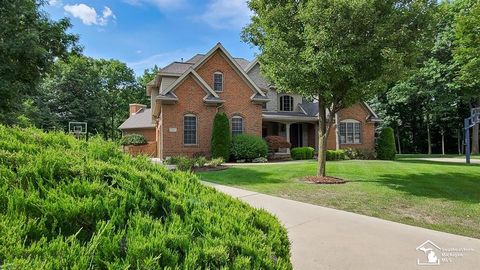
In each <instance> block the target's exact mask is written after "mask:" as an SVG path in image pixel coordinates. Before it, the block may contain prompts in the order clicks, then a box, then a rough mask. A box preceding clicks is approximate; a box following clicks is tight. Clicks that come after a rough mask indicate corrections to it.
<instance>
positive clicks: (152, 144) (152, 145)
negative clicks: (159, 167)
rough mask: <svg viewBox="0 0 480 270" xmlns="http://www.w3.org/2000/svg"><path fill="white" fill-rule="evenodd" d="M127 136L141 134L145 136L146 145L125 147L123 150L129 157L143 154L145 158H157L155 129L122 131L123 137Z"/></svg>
mask: <svg viewBox="0 0 480 270" xmlns="http://www.w3.org/2000/svg"><path fill="white" fill-rule="evenodd" d="M128 134H142V135H143V136H145V139H146V140H147V142H148V144H146V145H137V146H133V145H130V146H125V147H124V148H123V149H124V150H125V151H126V152H128V153H129V154H131V155H134V156H136V155H140V154H144V155H147V156H152V157H156V156H157V141H156V138H157V132H156V129H155V128H139V129H127V130H124V131H123V135H124V136H125V135H128Z"/></svg>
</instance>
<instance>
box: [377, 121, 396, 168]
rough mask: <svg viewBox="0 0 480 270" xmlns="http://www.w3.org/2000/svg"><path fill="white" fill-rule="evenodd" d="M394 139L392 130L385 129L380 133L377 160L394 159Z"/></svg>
mask: <svg viewBox="0 0 480 270" xmlns="http://www.w3.org/2000/svg"><path fill="white" fill-rule="evenodd" d="M395 152H396V151H395V137H394V135H393V129H392V128H389V127H386V128H383V129H382V130H381V132H380V136H379V138H378V142H377V158H378V159H382V160H394V159H395Z"/></svg>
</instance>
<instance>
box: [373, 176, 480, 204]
mask: <svg viewBox="0 0 480 270" xmlns="http://www.w3.org/2000/svg"><path fill="white" fill-rule="evenodd" d="M376 182H377V183H378V184H380V185H384V186H386V187H388V188H391V189H394V190H399V191H402V192H405V193H406V194H410V195H413V196H418V197H428V198H436V199H447V200H454V201H462V202H466V203H479V202H480V177H479V176H478V175H475V174H469V173H462V172H455V173H441V172H439V173H422V172H419V173H412V174H402V175H400V174H384V175H380V176H379V177H378V180H377V181H376Z"/></svg>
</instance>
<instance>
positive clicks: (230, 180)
mask: <svg viewBox="0 0 480 270" xmlns="http://www.w3.org/2000/svg"><path fill="white" fill-rule="evenodd" d="M198 175H199V176H200V178H201V179H202V180H204V181H207V182H213V183H217V184H224V185H238V186H243V185H245V186H247V185H256V184H275V183H277V184H279V183H286V182H288V180H286V179H282V178H280V177H279V175H278V172H266V171H259V170H258V169H250V168H245V167H233V168H229V169H226V170H223V171H216V172H206V173H199V174H198Z"/></svg>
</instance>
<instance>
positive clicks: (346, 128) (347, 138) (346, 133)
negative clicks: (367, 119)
mask: <svg viewBox="0 0 480 270" xmlns="http://www.w3.org/2000/svg"><path fill="white" fill-rule="evenodd" d="M360 134H361V131H360V122H358V121H357V120H352V119H348V120H343V121H341V122H340V125H339V134H338V135H339V136H340V138H339V139H340V144H360V143H361V137H360Z"/></svg>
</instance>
